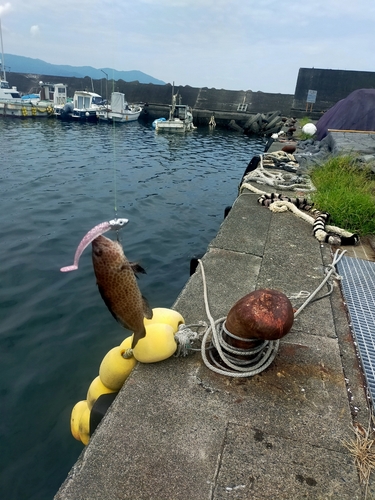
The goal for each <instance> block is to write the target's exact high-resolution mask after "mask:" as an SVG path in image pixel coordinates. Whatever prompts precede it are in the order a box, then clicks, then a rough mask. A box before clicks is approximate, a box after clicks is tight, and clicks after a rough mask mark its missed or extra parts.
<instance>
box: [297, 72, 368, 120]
mask: <svg viewBox="0 0 375 500" xmlns="http://www.w3.org/2000/svg"><path fill="white" fill-rule="evenodd" d="M373 88H375V72H371V71H348V70H341V69H319V68H300V70H299V72H298V78H297V83H296V89H295V92H294V98H293V103H292V108H291V111H290V112H291V115H292V116H296V117H297V118H300V117H302V116H306V115H309V116H311V117H312V118H314V119H319V118H320V117H321V116H322V114H323V113H324V112H325V111H327V110H328V109H329V108H331V107H332V106H333V105H334V104H336V103H337V102H338V101H340V100H341V99H345V98H346V97H347V96H348V95H349V94H351V93H352V92H353V91H354V90H357V89H373ZM309 91H313V92H314V93H315V94H314V95H311V93H310V98H311V97H312V100H314V98H315V101H314V102H310V103H308V102H307V100H308V93H309ZM307 104H309V106H308V110H309V111H308V112H306V110H307Z"/></svg>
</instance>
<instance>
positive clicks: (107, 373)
mask: <svg viewBox="0 0 375 500" xmlns="http://www.w3.org/2000/svg"><path fill="white" fill-rule="evenodd" d="M125 351H126V348H124V347H121V346H116V347H114V348H113V349H111V350H110V351H109V352H107V354H106V355H105V356H104V358H103V360H102V362H101V364H100V368H99V377H100V380H101V381H102V383H103V384H104V385H105V386H106V387H108V389H111V390H112V391H114V392H115V391H119V390H120V389H121V387H122V385H123V383H124V382H125V380H126V379H127V378H128V376H129V374H130V372H131V371H132V370H133V368H134V367H135V365H136V363H137V360H136V359H135V358H134V357H133V356H132V357H130V358H126V359H125V358H124V357H123V354H124V353H125Z"/></svg>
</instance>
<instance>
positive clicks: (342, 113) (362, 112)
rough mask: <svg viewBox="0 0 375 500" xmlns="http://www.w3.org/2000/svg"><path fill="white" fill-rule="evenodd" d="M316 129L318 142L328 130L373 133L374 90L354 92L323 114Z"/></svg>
mask: <svg viewBox="0 0 375 500" xmlns="http://www.w3.org/2000/svg"><path fill="white" fill-rule="evenodd" d="M316 128H317V133H316V135H317V139H318V141H321V140H322V139H324V137H325V136H326V135H327V133H328V129H336V130H365V131H375V89H358V90H354V92H352V93H351V94H349V95H348V97H346V98H345V99H341V101H339V102H337V103H336V104H335V105H334V106H332V108H330V109H329V110H328V111H327V112H326V113H324V115H323V116H322V117H321V118H320V120H319V121H318V122H317V124H316Z"/></svg>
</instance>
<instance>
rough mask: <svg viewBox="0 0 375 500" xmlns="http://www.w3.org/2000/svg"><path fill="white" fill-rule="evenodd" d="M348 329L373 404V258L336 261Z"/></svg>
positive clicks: (374, 370)
mask: <svg viewBox="0 0 375 500" xmlns="http://www.w3.org/2000/svg"><path fill="white" fill-rule="evenodd" d="M337 270H338V272H339V273H340V275H341V276H342V278H343V279H342V282H341V283H342V288H343V293H344V297H345V301H346V304H347V307H348V310H349V315H350V319H351V322H352V329H353V333H354V336H355V339H356V341H357V345H358V350H359V355H360V357H361V361H362V366H363V370H364V372H365V376H366V380H367V386H368V388H369V392H370V396H371V399H372V403H373V404H375V262H370V261H367V260H362V259H354V258H350V257H346V256H344V257H343V258H342V259H341V260H340V261H339V262H338V264H337Z"/></svg>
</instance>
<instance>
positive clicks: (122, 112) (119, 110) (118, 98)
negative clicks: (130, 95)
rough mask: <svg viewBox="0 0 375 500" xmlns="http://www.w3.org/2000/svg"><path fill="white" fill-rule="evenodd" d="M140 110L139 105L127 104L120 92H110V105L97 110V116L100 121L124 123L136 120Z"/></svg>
mask: <svg viewBox="0 0 375 500" xmlns="http://www.w3.org/2000/svg"><path fill="white" fill-rule="evenodd" d="M142 110H143V106H141V105H140V104H128V102H127V101H126V100H125V94H123V93H122V92H112V94H111V103H110V104H109V105H108V106H103V107H102V108H101V109H100V110H98V111H97V116H98V118H99V120H102V121H107V122H118V123H125V122H132V121H135V120H138V118H139V115H140V114H141V112H142Z"/></svg>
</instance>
